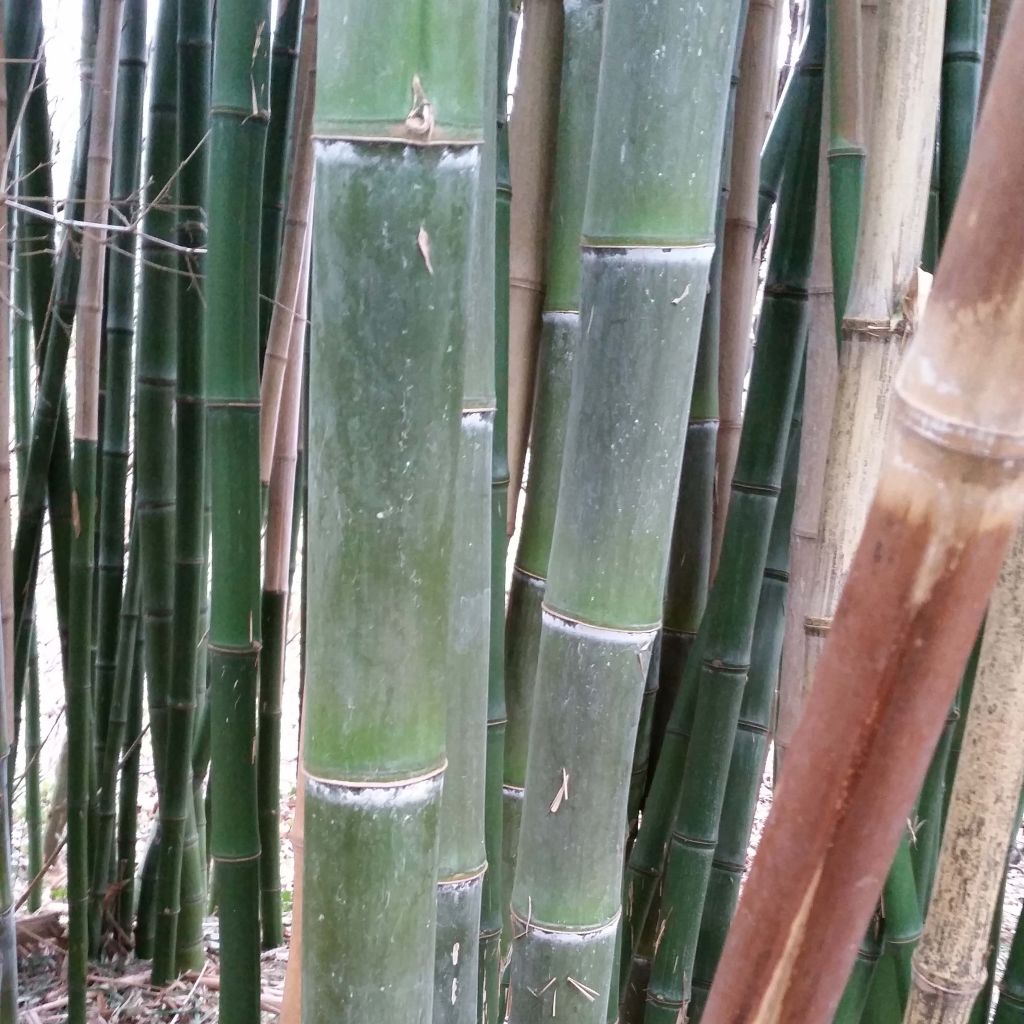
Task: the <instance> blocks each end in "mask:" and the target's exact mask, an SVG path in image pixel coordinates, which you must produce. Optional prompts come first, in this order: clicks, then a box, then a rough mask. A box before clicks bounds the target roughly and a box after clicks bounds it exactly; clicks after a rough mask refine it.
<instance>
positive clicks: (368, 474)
mask: <svg viewBox="0 0 1024 1024" xmlns="http://www.w3.org/2000/svg"><path fill="white" fill-rule="evenodd" d="M485 29H486V18H485V6H484V5H483V4H480V3H477V2H472V0H462V2H459V3H449V4H446V5H444V9H443V10H442V9H441V8H439V7H438V5H436V4H433V3H429V2H427V0H400V2H398V3H392V4H389V5H388V8H387V11H382V10H381V5H380V4H378V3H377V2H376V0H354V2H352V3H349V4H346V5H345V6H344V7H343V8H342V7H340V6H339V5H335V4H327V5H325V6H324V8H323V10H322V12H321V20H320V44H319V50H318V52H319V61H318V68H317V97H316V112H315V118H314V147H315V157H316V197H315V209H316V216H315V221H314V231H313V274H314V277H313V290H312V316H311V323H312V340H311V350H312V351H311V358H312V363H311V372H310V392H309V417H310V419H309V435H310V438H312V439H316V444H317V446H318V451H317V452H316V453H315V457H314V459H313V461H312V462H311V465H310V495H309V513H310V514H309V518H308V520H307V523H308V527H309V552H310V559H309V564H308V569H309V601H308V610H307V624H308V629H309V635H308V645H307V655H306V660H307V673H308V675H307V678H306V691H305V698H304V712H305V714H304V718H305V723H306V726H305V728H306V732H305V738H304V741H303V742H304V753H303V767H304V770H305V772H306V788H305V858H304V868H303V879H304V882H303V887H304V899H305V903H306V906H307V908H313V907H316V906H321V907H324V906H330V907H331V912H330V913H322V914H317V913H313V912H309V913H305V914H304V915H303V935H302V948H303V954H302V955H303V958H304V961H305V962H304V968H303V991H302V1003H303V1011H302V1016H303V1020H304V1021H305V1022H306V1024H320V1022H326V1021H331V1022H341V1024H348V1022H363V1021H371V1020H373V1021H378V1020H380V1021H384V1020H388V1021H392V1020H393V1021H403V1022H407V1024H421V1022H427V1021H429V1020H430V1019H431V1010H432V1002H433V997H432V989H433V977H434V951H435V910H436V889H435V882H436V879H437V863H438V861H437V858H438V811H439V803H440V798H441V781H442V777H443V771H444V732H445V728H444V718H445V715H444V700H443V688H444V685H445V681H446V678H447V671H448V665H449V659H448V633H449V629H448V623H449V615H450V600H451V589H450V571H451V552H452V515H453V512H454V505H453V482H454V476H455V467H456V457H457V451H458V438H459V409H460V405H461V390H462V387H461V384H462V379H463V345H464V339H465V335H466V332H467V330H468V329H470V328H471V327H472V325H473V318H472V317H471V316H470V303H471V302H473V301H474V300H475V299H476V296H475V295H474V294H473V285H474V283H475V281H476V279H477V275H476V273H475V272H474V270H473V259H474V258H475V255H476V249H475V245H474V240H475V234H476V223H475V220H474V216H473V214H474V206H475V202H476V196H477V192H478V185H479V181H480V168H481V158H480V150H481V143H482V140H483V126H482V123H481V119H482V102H481V101H482V97H483V95H484V63H485ZM481 201H487V199H486V197H481ZM396 282H401V287H400V288H397V289H396V287H395V284H396ZM374 297H377V298H379V299H380V300H381V301H374ZM424 339H428V340H429V343H428V344H424ZM503 523H504V518H502V524H503ZM399 638H400V639H399ZM339 641H340V642H339ZM395 641H398V642H395ZM217 824H218V823H217V821H215V822H214V826H215V827H217ZM339 853H342V855H341V856H339ZM384 892H387V893H389V899H388V900H386V901H383V902H382V901H381V899H380V894H381V893H384ZM474 983H475V979H474Z"/></svg>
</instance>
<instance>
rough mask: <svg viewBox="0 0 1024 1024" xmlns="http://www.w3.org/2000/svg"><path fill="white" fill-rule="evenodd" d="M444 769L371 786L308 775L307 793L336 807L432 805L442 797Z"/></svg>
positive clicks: (308, 795) (368, 807) (365, 808)
mask: <svg viewBox="0 0 1024 1024" xmlns="http://www.w3.org/2000/svg"><path fill="white" fill-rule="evenodd" d="M443 778H444V773H443V771H439V772H437V773H436V774H434V775H431V776H430V777H428V778H425V779H424V778H422V777H419V776H418V777H417V778H416V779H415V780H413V781H411V782H402V781H401V780H398V781H396V782H394V783H392V784H390V785H384V786H367V785H360V784H359V783H354V782H333V781H331V780H330V779H319V778H316V777H315V776H313V775H308V774H307V775H306V796H307V797H308V798H310V799H312V800H318V801H320V802H322V803H325V804H330V805H332V806H334V807H351V808H354V809H356V810H398V809H401V808H408V807H414V806H421V805H423V804H428V803H430V802H431V801H432V800H438V799H440V796H441V783H442V780H443Z"/></svg>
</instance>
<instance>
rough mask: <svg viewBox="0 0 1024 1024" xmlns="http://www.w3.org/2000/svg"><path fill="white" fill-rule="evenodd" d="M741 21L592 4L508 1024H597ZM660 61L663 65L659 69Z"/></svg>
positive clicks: (703, 9)
mask: <svg viewBox="0 0 1024 1024" xmlns="http://www.w3.org/2000/svg"><path fill="white" fill-rule="evenodd" d="M739 10H740V3H739V0H736V2H728V3H722V4H718V5H715V6H714V7H713V8H712V7H708V6H706V5H702V4H699V3H695V2H690V0H673V2H671V3H662V4H659V5H657V6H655V5H649V4H637V3H631V2H628V0H609V2H608V3H607V4H606V8H605V21H604V40H603V49H602V57H601V71H600V83H599V87H598V96H597V110H596V114H595V121H594V144H593V151H592V160H591V165H590V176H589V183H588V188H587V204H586V212H585V214H584V221H583V231H582V242H581V245H582V285H581V303H580V322H581V325H582V327H581V330H582V333H581V338H580V341H579V345H578V349H577V352H576V355H575V359H574V366H573V382H572V392H571V398H570V404H569V411H568V420H567V428H566V437H565V452H564V456H563V463H562V469H561V479H560V483H559V493H558V507H557V511H556V515H555V525H554V532H553V536H552V544H551V560H550V565H549V570H548V583H547V589H546V594H545V602H544V607H543V613H542V626H541V639H540V647H539V652H538V659H537V674H536V681H535V684H534V687H535V688H534V696H533V711H532V718H531V724H530V737H529V755H528V763H527V775H526V787H525V789H526V794H525V799H524V805H523V817H522V825H521V832H520V840H519V852H518V858H517V868H516V878H515V883H514V886H513V891H512V922H513V946H512V983H511V1014H510V1018H509V1019H510V1021H511V1022H513V1024H528V1022H533V1021H541V1020H545V1019H548V1018H550V1017H551V1015H552V1014H553V1013H555V1014H556V1015H568V1017H569V1019H570V1020H573V1021H578V1022H588V1024H590V1022H593V1024H598V1022H600V1024H604V1022H605V1020H606V1017H607V1013H606V1010H607V1006H608V1002H609V994H610V990H611V987H612V971H613V969H614V965H613V960H614V956H615V949H616V934H617V930H618V921H619V915H620V896H621V877H622V875H621V869H622V856H623V849H624V841H625V831H626V806H627V797H628V783H629V775H630V767H631V763H632V755H633V748H634V739H635V732H636V726H637V720H638V717H639V713H640V703H641V698H642V693H643V687H644V681H645V674H646V669H647V665H648V661H649V658H650V655H651V647H652V645H653V642H654V639H655V637H656V635H657V631H658V627H659V625H660V620H661V614H662V598H663V592H664V583H665V567H666V565H667V561H668V550H669V541H670V534H671V527H672V518H673V507H674V505H675V499H676V493H677V487H678V480H679V473H680V467H681V462H682V456H683V442H684V438H685V431H686V424H687V418H688V412H689V405H690V402H689V398H690V393H691V389H692V384H693V375H694V367H695V363H696V358H697V346H698V339H699V335H700V326H701V312H702V310H703V306H704V296H705V292H706V288H707V282H708V273H709V269H710V264H711V258H712V252H713V249H714V244H713V243H714V222H715V210H716V206H717V199H718V177H719V165H720V162H721V152H722V140H723V134H724V129H725V119H726V99H727V96H728V81H729V74H730V71H731V69H732V65H733V51H734V46H735V42H736V39H735V37H736V26H737V24H738V20H739ZM662 52H668V53H673V54H675V55H676V59H674V60H673V61H672V62H671V63H670V65H669V66H668V67H666V66H664V64H663V62H661V61H659V60H657V59H656V55H657V54H659V53H662ZM698 110H699V111H700V114H699V116H698V114H697V111H698ZM623 324H628V325H629V333H628V334H627V336H626V337H625V338H624V337H623V335H622V325H623ZM570 878H571V879H572V880H573V882H572V884H569V881H568V880H569V879H570ZM552 978H554V979H555V982H554V983H551V979H552Z"/></svg>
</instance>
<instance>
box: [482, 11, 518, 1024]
mask: <svg viewBox="0 0 1024 1024" xmlns="http://www.w3.org/2000/svg"><path fill="white" fill-rule="evenodd" d="M519 7H520V4H519V3H517V2H511V0H497V3H496V8H497V25H496V26H495V30H496V39H494V40H493V41H491V42H492V44H493V45H494V46H496V51H497V52H496V60H495V61H494V62H493V63H492V62H491V61H490V60H488V61H487V62H486V68H485V74H486V75H491V73H492V71H493V72H495V73H496V74H497V81H496V82H495V83H494V84H493V85H486V88H485V94H486V97H487V101H486V103H485V106H486V109H485V110H484V121H485V129H484V152H483V157H482V159H483V166H484V174H485V178H486V181H487V182H488V183H490V182H493V185H494V229H493V240H494V247H493V260H492V261H489V262H491V263H492V264H493V274H491V275H489V278H488V280H489V284H490V288H491V290H490V292H489V296H490V298H489V301H490V308H491V310H492V312H493V317H494V329H493V338H494V391H495V399H496V401H495V411H494V432H493V448H492V451H491V587H490V595H491V611H490V658H489V664H488V670H487V768H486V775H485V779H484V790H485V796H484V804H485V811H484V848H485V852H486V854H487V862H488V866H489V870H488V871H487V873H486V874H485V875H484V890H483V894H482V897H481V915H480V916H481V928H480V972H479V985H478V989H479V996H478V1000H477V1001H478V1003H479V1006H480V1008H481V1010H482V1013H483V1015H484V1016H485V1017H486V1019H487V1020H488V1021H491V1022H493V1021H497V1020H500V1019H503V1018H504V1016H505V1010H504V996H505V993H506V991H507V978H506V977H505V976H504V974H503V970H502V969H503V966H504V961H503V959H502V937H501V933H502V926H501V921H502V912H503V906H504V903H505V887H504V881H503V874H504V863H503V860H502V846H503V832H504V819H503V814H502V807H501V794H502V790H501V783H502V772H503V764H504V759H505V736H506V729H507V720H508V714H507V708H506V700H505V689H506V687H505V629H504V623H505V556H506V553H507V550H508V538H507V536H506V533H505V530H506V523H507V519H508V489H509V464H508V337H509V287H510V285H509V273H510V255H509V243H510V234H511V212H512V182H511V167H510V163H509V153H508V115H507V111H508V81H509V74H510V66H511V61H512V53H513V42H514V40H515V34H516V27H517V25H518V19H519ZM489 151H493V152H489ZM484 188H485V189H489V188H490V185H489V184H486V185H485V186H484ZM481 201H482V202H485V201H486V199H483V198H482V199H481ZM485 301H487V300H486V299H485Z"/></svg>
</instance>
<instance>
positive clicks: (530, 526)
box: [502, 0, 604, 953]
mask: <svg viewBox="0 0 1024 1024" xmlns="http://www.w3.org/2000/svg"><path fill="white" fill-rule="evenodd" d="M603 6H604V3H603V0H568V2H567V3H565V4H564V6H563V11H564V24H565V28H564V33H563V37H562V82H561V94H560V98H559V112H558V125H559V128H558V145H557V150H556V153H555V172H554V174H555V177H554V184H553V187H552V196H551V213H550V226H549V230H548V251H547V287H546V289H545V293H544V308H543V311H542V313H541V335H540V342H539V350H538V356H537V384H536V391H535V398H534V405H533V422H532V424H531V428H530V476H529V481H528V484H527V488H526V498H525V504H524V508H523V519H522V528H521V531H520V535H519V547H518V550H517V551H516V558H515V565H514V567H513V570H512V583H511V588H510V590H509V598H508V616H507V621H506V624H505V696H506V701H507V704H508V727H507V732H506V738H505V763H504V776H503V785H502V809H503V820H502V846H503V851H502V873H503V880H502V882H503V887H504V897H503V899H502V909H503V912H504V916H505V921H504V936H505V937H504V947H505V951H506V953H507V951H508V948H509V946H510V944H511V941H512V929H511V923H510V921H509V919H508V912H509V905H510V898H511V895H512V881H513V879H514V877H515V864H516V852H517V849H518V845H519V822H520V819H521V816H522V806H523V793H524V788H523V787H524V786H525V784H526V757H527V743H528V740H529V732H530V710H531V708H532V696H533V683H534V677H535V674H536V670H537V649H538V646H539V643H540V631H541V604H542V603H543V600H544V590H545V585H546V581H547V574H548V561H549V559H550V556H551V535H552V531H553V530H554V525H555V508H556V505H557V502H558V481H559V477H560V474H561V468H562V451H563V447H564V444H565V427H566V419H567V414H568V408H569V390H570V387H571V385H572V360H573V355H574V352H575V349H576V340H577V338H578V337H579V324H580V314H579V309H580V251H579V240H580V233H581V231H582V228H583V207H584V204H585V203H586V196H587V174H588V171H589V166H590V150H591V144H592V141H593V136H594V109H595V106H596V102H597V80H598V70H599V68H600V61H601V18H602V11H603Z"/></svg>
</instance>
